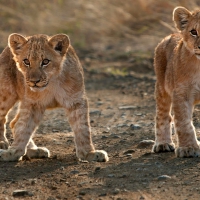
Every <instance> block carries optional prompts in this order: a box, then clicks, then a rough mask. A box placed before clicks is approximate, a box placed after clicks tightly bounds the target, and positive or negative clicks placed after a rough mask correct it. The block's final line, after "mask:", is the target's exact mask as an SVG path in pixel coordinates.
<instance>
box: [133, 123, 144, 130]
mask: <svg viewBox="0 0 200 200" xmlns="http://www.w3.org/2000/svg"><path fill="white" fill-rule="evenodd" d="M130 128H131V129H133V130H138V129H141V128H142V127H141V126H140V125H139V124H131V125H130Z"/></svg>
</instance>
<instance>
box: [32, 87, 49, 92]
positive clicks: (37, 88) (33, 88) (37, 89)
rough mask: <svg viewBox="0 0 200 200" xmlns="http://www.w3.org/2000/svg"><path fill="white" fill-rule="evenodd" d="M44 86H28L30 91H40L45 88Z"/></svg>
mask: <svg viewBox="0 0 200 200" xmlns="http://www.w3.org/2000/svg"><path fill="white" fill-rule="evenodd" d="M45 88H46V86H44V87H37V86H33V87H30V89H31V91H33V92H42V91H43V90H45Z"/></svg>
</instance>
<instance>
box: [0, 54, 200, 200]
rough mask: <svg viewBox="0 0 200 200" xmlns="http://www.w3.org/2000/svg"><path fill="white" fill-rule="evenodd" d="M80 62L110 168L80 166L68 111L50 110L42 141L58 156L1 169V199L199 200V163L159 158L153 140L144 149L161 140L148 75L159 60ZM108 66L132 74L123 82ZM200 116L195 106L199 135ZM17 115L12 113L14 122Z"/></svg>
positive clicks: (39, 135)
mask: <svg viewBox="0 0 200 200" xmlns="http://www.w3.org/2000/svg"><path fill="white" fill-rule="evenodd" d="M81 62H82V63H83V66H84V69H85V82H86V90H87V95H88V99H89V104H90V118H91V119H90V120H91V126H92V136H93V141H94V144H95V147H96V149H104V150H106V151H107V152H108V154H109V157H110V161H109V162H107V163H96V162H92V163H88V162H80V161H78V160H77V158H76V156H75V148H74V141H73V133H72V130H71V128H70V126H69V124H68V122H67V118H66V116H65V113H64V111H63V110H62V109H57V110H51V111H47V112H46V114H45V116H44V119H43V121H42V123H41V125H40V127H39V129H38V131H37V133H36V135H35V141H36V144H37V145H38V146H46V147H47V148H48V149H49V150H50V151H51V157H50V158H49V159H38V160H37V159H32V160H24V161H20V162H0V167H1V169H2V170H1V171H0V199H1V200H4V199H5V200H10V199H27V200H28V199H41V200H56V199H63V200H64V199H65V200H75V199H77V200H78V199H81V200H83V199H84V200H107V199H108V200H143V199H146V200H151V199H152V200H154V199H174V200H177V199H183V200H186V199H188V200H190V199H199V195H200V185H199V181H200V174H199V169H200V159H199V158H191V159H189V158H176V157H175V155H174V153H160V154H154V153H151V148H152V143H151V141H149V143H147V144H143V143H141V141H143V140H154V117H155V100H154V84H155V76H154V73H153V70H152V69H150V68H148V66H151V67H152V60H146V61H145V62H143V63H146V64H145V65H141V66H137V67H136V66H135V65H134V64H135V63H134V62H132V61H131V60H126V59H124V58H120V60H118V62H117V63H116V62H115V63H114V61H113V60H111V61H109V59H108V60H105V59H104V60H98V59H96V58H85V59H81ZM131 63H132V64H131ZM105 65H109V66H118V67H120V66H123V67H125V66H129V67H130V65H132V69H133V70H130V71H128V73H127V74H125V75H123V76H122V75H118V74H114V73H110V74H109V73H105V72H104V71H103V67H104V66H105ZM94 68H95V69H99V70H98V71H95V70H94ZM115 72H116V70H115ZM199 111H200V110H199V109H198V107H196V109H195V113H194V124H195V126H196V128H197V134H198V130H200V129H199V128H200V125H199V124H200V123H199V116H200V112H199ZM12 116H13V113H11V114H10V117H9V118H12ZM8 136H10V131H9V129H8ZM174 139H175V140H176V138H175V136H174ZM10 140H11V141H12V138H10ZM16 190H22V191H21V192H20V191H18V192H16Z"/></svg>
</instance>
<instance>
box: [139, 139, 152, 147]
mask: <svg viewBox="0 0 200 200" xmlns="http://www.w3.org/2000/svg"><path fill="white" fill-rule="evenodd" d="M153 144H154V141H153V140H142V141H141V142H140V143H139V144H138V146H137V147H138V148H147V147H152V145H153Z"/></svg>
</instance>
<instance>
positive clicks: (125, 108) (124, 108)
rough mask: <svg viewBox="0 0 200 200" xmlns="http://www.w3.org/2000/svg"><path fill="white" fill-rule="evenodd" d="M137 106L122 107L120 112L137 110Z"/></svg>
mask: <svg viewBox="0 0 200 200" xmlns="http://www.w3.org/2000/svg"><path fill="white" fill-rule="evenodd" d="M135 108H137V106H120V107H119V109H120V110H130V109H135Z"/></svg>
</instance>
